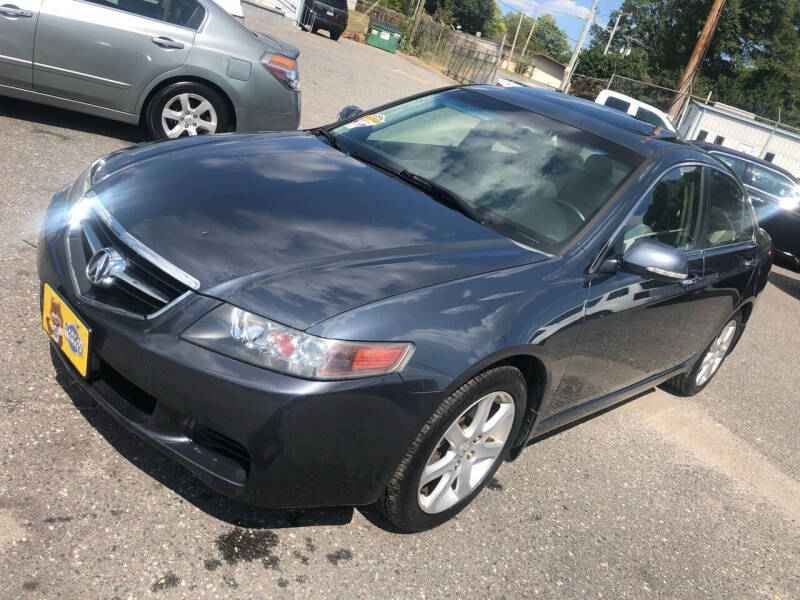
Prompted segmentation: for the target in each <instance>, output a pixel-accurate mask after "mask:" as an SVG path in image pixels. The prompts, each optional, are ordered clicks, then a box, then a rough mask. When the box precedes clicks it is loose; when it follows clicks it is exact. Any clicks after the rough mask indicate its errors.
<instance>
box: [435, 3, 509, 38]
mask: <svg viewBox="0 0 800 600" xmlns="http://www.w3.org/2000/svg"><path fill="white" fill-rule="evenodd" d="M496 7H497V4H496V2H495V0H425V10H426V11H427V12H428V14H431V15H434V16H436V17H437V18H441V19H442V20H443V21H444V22H445V23H452V24H453V25H461V29H462V30H463V31H466V32H467V33H476V32H478V31H480V32H483V31H485V27H486V24H487V23H490V22H491V21H492V20H493V19H494V16H495V9H496ZM444 16H449V17H450V19H445V18H443V17H444Z"/></svg>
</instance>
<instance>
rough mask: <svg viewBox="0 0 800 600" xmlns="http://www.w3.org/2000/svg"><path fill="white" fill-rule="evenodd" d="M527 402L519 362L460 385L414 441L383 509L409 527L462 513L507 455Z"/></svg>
mask: <svg viewBox="0 0 800 600" xmlns="http://www.w3.org/2000/svg"><path fill="white" fill-rule="evenodd" d="M525 407H526V387H525V379H524V378H523V376H522V373H520V371H519V370H518V369H516V368H514V367H496V368H494V369H491V370H489V371H486V372H485V373H482V374H480V375H478V376H477V377H475V378H474V379H472V380H471V381H469V382H467V383H466V384H464V385H463V386H461V387H460V388H459V389H458V390H456V391H455V392H454V393H453V394H452V395H451V396H450V397H449V398H447V400H445V401H444V402H443V403H442V405H441V406H440V407H439V408H438V409H437V410H436V412H434V414H433V416H432V417H431V418H430V419H429V420H428V422H427V423H426V424H425V425H424V426H423V428H422V430H421V431H420V432H419V434H418V435H417V437H416V439H415V440H414V442H412V444H411V447H410V448H409V449H408V451H407V452H406V455H405V456H404V457H403V460H402V462H401V463H400V465H399V466H398V467H397V469H396V471H395V473H394V474H393V476H392V478H391V480H390V482H389V485H388V487H387V488H386V491H385V493H384V495H383V497H382V498H381V499H380V500H379V501H378V508H379V509H380V510H381V512H383V514H384V515H386V517H387V518H388V519H389V520H390V521H391V522H392V523H393V524H394V525H395V526H397V527H398V528H400V529H402V530H404V531H423V530H425V529H430V528H431V527H435V526H437V525H439V524H441V523H443V522H445V521H447V520H448V519H449V518H451V517H453V516H455V515H456V514H458V512H460V511H461V510H462V509H463V508H464V507H465V506H467V504H469V503H470V502H471V501H472V499H473V498H475V496H477V495H478V493H479V492H480V491H481V489H483V487H484V485H486V483H487V481H488V480H489V478H490V477H491V476H492V475H493V474H494V473H495V471H497V469H498V468H499V467H500V465H501V464H502V462H503V461H504V460H505V458H506V457H507V456H508V452H509V450H510V448H511V445H512V444H513V441H514V440H515V439H516V436H517V433H518V432H519V429H520V426H521V424H522V420H523V417H524V414H525Z"/></svg>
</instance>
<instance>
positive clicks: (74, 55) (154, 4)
mask: <svg viewBox="0 0 800 600" xmlns="http://www.w3.org/2000/svg"><path fill="white" fill-rule="evenodd" d="M0 1H2V0H0ZM204 18H205V9H204V8H203V7H202V6H201V5H200V4H199V3H197V2H196V1H195V0H44V4H43V6H42V14H41V16H40V18H39V26H38V29H37V32H36V49H35V53H34V73H33V86H34V89H35V90H36V91H39V92H43V93H46V94H53V95H56V96H61V97H65V98H69V99H72V100H78V101H80V102H86V103H88V104H95V105H97V106H102V107H105V108H111V109H114V110H119V111H123V112H128V113H131V112H133V111H134V109H135V106H136V103H137V101H138V100H139V97H140V95H141V94H142V92H143V91H144V89H145V88H146V87H147V85H148V84H149V83H150V82H151V81H153V80H154V79H155V78H156V77H158V76H159V75H161V74H163V73H166V72H167V71H171V70H173V69H176V68H178V67H180V66H181V65H183V64H184V63H185V62H186V59H187V57H188V56H189V51H190V50H191V48H192V44H193V43H194V37H195V33H196V29H197V28H198V27H199V26H200V24H201V23H202V21H203V19H204Z"/></svg>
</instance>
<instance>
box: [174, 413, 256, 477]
mask: <svg viewBox="0 0 800 600" xmlns="http://www.w3.org/2000/svg"><path fill="white" fill-rule="evenodd" d="M187 433H188V435H189V438H190V439H191V440H192V441H193V442H194V443H195V444H197V445H199V446H203V447H204V448H207V449H209V450H211V451H212V452H216V453H217V454H222V455H223V456H225V457H227V458H230V459H231V460H233V461H235V462H237V463H238V464H239V465H240V466H241V467H242V468H243V469H244V470H245V471H249V470H250V453H249V452H248V451H247V449H246V448H245V447H244V446H242V445H241V444H240V443H239V442H237V441H235V440H232V439H231V438H229V437H227V436H225V435H222V434H221V433H219V432H217V431H214V430H213V429H209V428H208V427H204V426H203V425H200V424H199V423H197V422H194V423H192V424H191V425H190V426H189V429H188V432H187Z"/></svg>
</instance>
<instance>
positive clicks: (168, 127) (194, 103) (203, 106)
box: [161, 93, 217, 139]
mask: <svg viewBox="0 0 800 600" xmlns="http://www.w3.org/2000/svg"><path fill="white" fill-rule="evenodd" d="M161 127H162V128H163V129H164V133H165V134H166V135H167V137H168V138H170V139H175V138H179V137H182V136H195V135H208V134H211V133H215V132H216V131H217V111H216V110H214V105H213V104H211V102H209V101H208V100H206V99H205V98H203V97H202V96H199V95H197V94H190V93H184V94H178V95H177V96H174V97H173V98H172V99H170V100H169V101H168V102H167V103H166V104H165V105H164V110H162V111H161Z"/></svg>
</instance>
